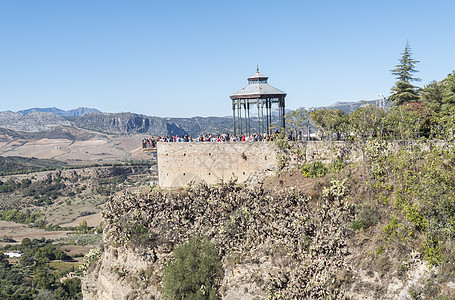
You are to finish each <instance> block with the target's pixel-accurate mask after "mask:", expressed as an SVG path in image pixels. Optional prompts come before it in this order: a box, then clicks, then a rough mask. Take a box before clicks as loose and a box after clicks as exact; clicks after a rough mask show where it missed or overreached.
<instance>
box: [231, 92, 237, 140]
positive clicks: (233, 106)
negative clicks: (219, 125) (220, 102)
mask: <svg viewBox="0 0 455 300" xmlns="http://www.w3.org/2000/svg"><path fill="white" fill-rule="evenodd" d="M232 117H233V120H234V135H236V132H237V131H236V129H237V128H236V127H237V126H236V124H235V100H232Z"/></svg>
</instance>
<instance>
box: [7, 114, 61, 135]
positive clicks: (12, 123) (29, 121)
mask: <svg viewBox="0 0 455 300" xmlns="http://www.w3.org/2000/svg"><path fill="white" fill-rule="evenodd" d="M59 125H70V122H68V121H66V120H65V119H64V118H63V117H61V116H57V115H54V114H52V113H47V112H32V113H30V114H27V115H24V114H21V113H15V112H10V111H5V112H0V127H2V128H7V129H12V130H18V131H24V132H40V131H50V130H52V129H53V128H54V127H56V126H59Z"/></svg>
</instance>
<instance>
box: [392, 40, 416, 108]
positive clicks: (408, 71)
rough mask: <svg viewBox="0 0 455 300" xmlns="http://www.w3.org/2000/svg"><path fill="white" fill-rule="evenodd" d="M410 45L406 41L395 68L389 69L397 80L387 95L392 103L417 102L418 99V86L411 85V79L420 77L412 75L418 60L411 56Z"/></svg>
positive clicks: (414, 79)
mask: <svg viewBox="0 0 455 300" xmlns="http://www.w3.org/2000/svg"><path fill="white" fill-rule="evenodd" d="M411 55H412V52H411V47H409V43H408V42H406V46H405V48H404V51H403V53H401V59H400V60H399V64H398V65H396V68H395V69H393V70H391V72H392V74H393V75H395V76H396V78H397V82H396V83H395V86H394V87H393V88H392V92H393V94H392V95H391V96H390V97H389V101H391V102H392V103H393V104H394V105H401V104H403V103H406V102H417V101H419V99H420V96H419V91H418V88H417V87H415V86H413V85H412V84H411V83H410V82H411V81H420V78H416V77H413V73H417V72H418V70H416V69H415V65H416V63H418V62H419V61H418V60H415V59H413V58H412V57H411Z"/></svg>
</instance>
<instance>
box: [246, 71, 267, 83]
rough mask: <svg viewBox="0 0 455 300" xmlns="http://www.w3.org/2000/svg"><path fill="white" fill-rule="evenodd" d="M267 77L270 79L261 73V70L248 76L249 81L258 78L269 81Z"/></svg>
mask: <svg viewBox="0 0 455 300" xmlns="http://www.w3.org/2000/svg"><path fill="white" fill-rule="evenodd" d="M267 79H269V77H268V76H265V75H263V74H261V73H259V70H257V72H256V73H254V74H253V75H251V76H250V77H248V81H256V80H265V81H267Z"/></svg>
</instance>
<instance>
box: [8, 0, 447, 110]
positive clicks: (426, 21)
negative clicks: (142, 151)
mask: <svg viewBox="0 0 455 300" xmlns="http://www.w3.org/2000/svg"><path fill="white" fill-rule="evenodd" d="M454 11H455V1H453V0H445V1H443V0H434V1H420V0H417V1H416V0H414V1H407V0H403V1H400V0H395V1H388V0H383V1H339V0H337V1H336V0H333V1H330V0H328V1H285V0H284V1H271V0H263V1H256V0H249V1H235V0H233V1H213V0H212V1H197V0H194V1H152V0H148V1H138V0H131V1H115V0H105V1H103V0H95V1H93V0H91V1H84V0H78V1H75V0H73V1H61V0H54V1H47V0H40V1H36V0H9V1H7V0H0V37H1V41H2V43H1V45H2V46H1V47H0V103H1V105H0V111H3V110H12V111H17V110H21V109H26V108H31V107H50V106H55V107H58V108H61V109H71V108H76V107H80V106H85V107H94V108H98V109H100V110H102V111H106V112H122V111H123V112H125V111H130V112H135V113H142V114H146V115H155V116H169V117H189V116H226V115H230V114H231V112H232V110H231V102H230V99H229V95H231V94H233V93H235V92H236V91H237V90H239V89H241V88H243V87H244V86H245V85H246V84H247V81H246V78H247V77H248V76H250V75H252V74H253V73H254V72H255V71H256V64H259V68H260V72H261V73H263V74H265V75H267V76H269V77H270V78H269V84H271V85H273V86H275V87H276V88H278V89H280V90H282V91H284V92H286V93H287V94H288V96H287V98H286V106H287V108H291V109H294V108H297V107H302V106H304V107H307V108H308V107H314V106H322V105H330V104H332V103H334V102H335V101H357V100H366V99H375V98H377V93H384V94H385V95H388V94H389V93H390V88H391V87H392V86H393V84H394V82H395V78H394V77H393V76H392V75H391V73H390V70H391V69H392V68H393V67H394V66H395V65H396V64H397V62H398V59H399V58H400V53H401V52H402V51H403V49H404V46H405V44H406V40H409V44H410V46H411V48H412V51H413V58H415V59H417V60H420V63H419V64H417V69H418V70H419V71H420V72H419V73H417V76H418V77H420V78H421V79H422V81H421V82H420V83H418V85H420V86H423V85H425V84H427V83H428V82H430V81H432V80H441V79H442V78H444V77H445V76H447V74H448V73H450V72H451V71H452V70H454V69H455V39H454V38H453V36H452V35H453V32H454V31H455V30H454V29H455V25H454V24H455V22H454V21H453V12H454Z"/></svg>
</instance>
